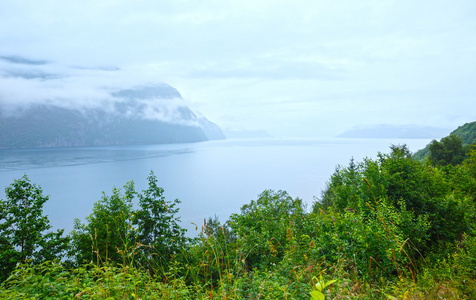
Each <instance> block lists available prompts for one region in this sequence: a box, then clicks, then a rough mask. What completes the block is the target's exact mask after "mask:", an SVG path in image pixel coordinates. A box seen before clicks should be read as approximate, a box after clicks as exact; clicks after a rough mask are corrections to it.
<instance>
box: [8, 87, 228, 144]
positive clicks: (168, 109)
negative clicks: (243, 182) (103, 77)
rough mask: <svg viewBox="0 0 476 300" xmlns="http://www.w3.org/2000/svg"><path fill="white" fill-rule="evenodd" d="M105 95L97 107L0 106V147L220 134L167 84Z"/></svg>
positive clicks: (155, 140) (203, 137)
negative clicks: (105, 98) (105, 101)
mask: <svg viewBox="0 0 476 300" xmlns="http://www.w3.org/2000/svg"><path fill="white" fill-rule="evenodd" d="M111 96H112V97H111V99H112V100H110V101H109V102H107V103H108V105H104V106H103V107H81V108H80V109H78V108H71V107H62V106H59V105H57V104H56V105H52V104H33V105H29V106H27V107H14V108H11V107H4V108H0V147H1V148H25V147H27V148H33V147H74V146H94V145H127V144H157V143H184V142H201V141H206V140H209V139H220V138H224V135H223V133H222V132H221V130H220V129H219V128H218V126H216V124H214V123H212V122H210V121H208V120H207V119H206V118H205V117H203V116H201V117H200V118H198V117H197V116H196V115H195V114H194V112H193V111H192V110H190V108H188V107H187V106H186V105H185V104H184V103H183V101H182V99H181V96H180V93H179V92H178V91H177V90H176V89H174V88H173V87H171V86H169V85H166V84H159V85H153V86H145V87H138V88H132V89H125V90H121V91H116V92H113V93H111ZM211 132H212V133H213V134H212V133H211ZM220 133H221V134H220Z"/></svg>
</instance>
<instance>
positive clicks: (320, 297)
mask: <svg viewBox="0 0 476 300" xmlns="http://www.w3.org/2000/svg"><path fill="white" fill-rule="evenodd" d="M311 298H312V299H314V300H324V299H325V297H324V294H323V293H321V292H319V291H316V290H314V291H312V292H311Z"/></svg>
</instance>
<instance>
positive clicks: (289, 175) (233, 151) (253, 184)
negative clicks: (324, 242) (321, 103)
mask: <svg viewBox="0 0 476 300" xmlns="http://www.w3.org/2000/svg"><path fill="white" fill-rule="evenodd" d="M429 142H430V140H426V139H425V140H415V139H413V140H400V139H389V140H382V139H328V140H279V139H269V140H225V141H211V142H204V143H194V144H174V145H147V146H111V147H88V148H62V149H20V150H0V198H2V199H4V198H5V193H4V187H5V186H8V185H9V184H10V183H12V182H13V180H14V179H18V178H20V177H21V176H23V175H24V174H27V175H28V176H29V178H30V179H31V181H32V182H33V183H36V184H38V185H40V186H41V187H42V189H43V192H44V194H45V195H50V200H49V201H48V202H46V204H45V207H44V211H45V214H47V215H48V216H49V219H50V222H51V224H52V225H53V227H54V228H65V231H66V232H69V231H71V229H72V228H73V220H74V218H80V219H84V217H85V216H87V215H89V214H90V213H91V210H92V207H93V203H94V202H96V201H97V200H98V199H100V198H101V194H102V191H104V192H106V194H108V195H110V194H111V190H112V188H113V187H114V186H116V187H122V186H123V185H124V184H125V183H126V182H128V181H130V180H133V181H134V182H135V184H136V188H137V190H142V189H145V188H146V187H147V176H148V174H149V173H150V171H151V170H153V171H154V173H155V174H156V175H157V177H158V180H159V185H160V186H161V187H163V188H164V189H165V197H166V198H167V199H169V200H172V199H177V198H178V199H179V200H180V201H181V202H182V203H181V204H180V206H179V208H180V216H181V219H182V226H183V227H185V228H187V229H188V230H189V235H190V236H194V235H195V226H193V225H192V224H191V222H194V223H196V224H203V219H204V218H208V217H209V216H214V215H217V216H218V217H219V218H220V219H221V220H226V219H227V218H228V216H229V215H230V214H231V213H237V212H239V209H240V207H241V206H242V205H243V204H246V203H248V202H249V201H250V200H252V199H256V198H257V195H258V194H259V193H261V192H262V191H264V190H265V189H273V190H285V191H287V192H288V193H289V194H290V195H291V196H292V197H299V198H301V199H303V200H304V202H306V203H308V204H309V205H308V206H310V205H311V203H312V202H313V201H314V199H313V197H314V196H320V193H321V190H322V189H323V188H324V187H325V183H326V181H327V180H328V179H329V177H330V175H331V174H332V173H333V171H334V170H335V167H336V166H337V165H339V164H340V165H347V164H348V162H349V160H350V159H351V157H354V159H355V160H356V161H361V160H362V158H364V157H371V158H375V157H376V156H377V153H378V151H380V152H384V153H388V152H389V146H390V145H391V144H407V145H408V147H409V148H410V150H411V151H413V152H414V151H417V150H418V149H421V148H423V147H424V146H425V145H426V144H428V143H429Z"/></svg>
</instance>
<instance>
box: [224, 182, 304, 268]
mask: <svg viewBox="0 0 476 300" xmlns="http://www.w3.org/2000/svg"><path fill="white" fill-rule="evenodd" d="M303 217H304V205H303V203H302V200H301V199H299V198H296V199H293V198H292V197H291V196H289V194H288V193H287V192H285V191H277V192H275V191H273V190H265V191H264V192H262V193H261V194H260V195H259V198H258V200H256V201H255V200H252V201H251V203H249V204H245V205H243V206H242V207H241V214H232V215H231V216H230V227H231V229H232V230H233V232H234V234H236V237H237V243H238V245H239V248H240V249H241V250H242V251H243V254H244V255H246V261H247V263H248V265H249V266H250V267H251V268H254V267H264V266H267V265H270V264H272V263H277V262H278V261H279V260H280V259H281V258H282V257H283V255H284V249H285V246H286V243H287V236H288V235H289V234H290V231H292V230H293V229H297V231H299V230H300V229H301V227H302V224H301V223H302V220H303ZM294 234H295V235H296V236H300V233H299V232H294Z"/></svg>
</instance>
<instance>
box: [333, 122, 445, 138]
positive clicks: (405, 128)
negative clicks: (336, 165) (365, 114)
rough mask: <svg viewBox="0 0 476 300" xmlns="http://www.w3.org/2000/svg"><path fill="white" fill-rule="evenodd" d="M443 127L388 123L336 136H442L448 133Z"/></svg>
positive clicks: (356, 128)
mask: <svg viewBox="0 0 476 300" xmlns="http://www.w3.org/2000/svg"><path fill="white" fill-rule="evenodd" d="M448 132H449V130H448V129H445V128H437V127H426V126H416V125H400V126H397V125H389V124H379V125H375V126H369V127H355V128H352V129H350V130H347V131H345V132H344V133H342V134H340V135H338V136H337V137H342V138H371V139H373V138H376V139H385V138H402V139H403V138H405V139H429V138H436V137H442V136H444V135H446V134H448Z"/></svg>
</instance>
